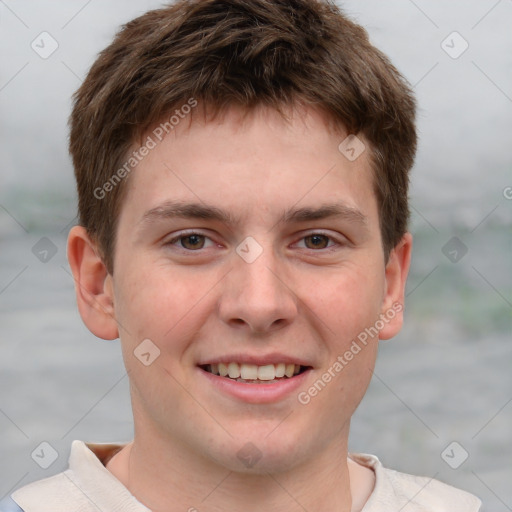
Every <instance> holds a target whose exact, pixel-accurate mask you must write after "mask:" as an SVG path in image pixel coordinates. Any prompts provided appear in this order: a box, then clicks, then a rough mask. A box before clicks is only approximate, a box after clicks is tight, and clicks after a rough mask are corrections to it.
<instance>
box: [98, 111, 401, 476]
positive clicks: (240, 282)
mask: <svg viewBox="0 0 512 512" xmlns="http://www.w3.org/2000/svg"><path fill="white" fill-rule="evenodd" d="M345 137H346V134H344V133H343V132H342V131H339V132H337V133H334V131H332V130H330V129H329V128H328V127H327V124H326V122H325V120H324V118H323V117H322V115H321V114H320V113H318V112H316V111H314V110H304V111H300V112H299V111H295V113H294V114H293V117H292V119H291V121H289V122H286V121H284V120H283V119H282V118H281V117H280V116H279V114H277V113H276V112H274V111H272V110H269V109H265V108H260V109H258V110H256V111H254V112H253V113H251V114H250V115H248V116H247V117H245V118H242V116H241V113H240V112H239V111H237V110H236V109H231V110H230V111H228V112H227V113H226V115H225V116H223V117H222V118H219V119H218V120H215V121H210V122H203V121H202V120H201V119H194V120H193V121H192V123H190V125H189V124H188V122H185V121H184V122H182V125H179V126H177V127H176V129H175V130H174V131H172V132H170V134H169V135H168V136H167V137H166V138H164V139H163V141H162V142H161V143H159V144H158V145H157V146H156V147H155V148H154V149H152V150H151V151H150V152H149V154H148V155H147V156H146V157H145V158H144V159H143V160H142V161H141V162H140V163H139V164H138V166H137V168H136V169H135V171H134V172H133V174H132V176H131V178H130V183H129V184H128V190H127V194H126V196H125V199H124V203H123V207H122V210H121V213H120V217H119V225H118V233H117V242H116V244H117V245H116V252H115V256H114V275H113V277H111V276H109V277H108V279H109V280H110V289H111V294H112V303H113V314H114V316H115V320H116V322H117V325H118V327H119V333H120V336H121V341H122V347H123V354H124V358H125V364H126V366H127V369H128V371H129V375H130V382H131V392H132V401H133V407H134V416H135V430H136V439H137V435H141V436H142V435H144V434H145V433H146V434H147V435H149V433H151V435H152V436H155V437H157V438H159V439H161V440H165V441H166V442H168V443H170V445H176V446H178V445H179V446H181V447H187V450H189V452H190V453H197V454H201V457H206V458H207V459H209V460H210V461H215V463H217V464H221V465H223V466H224V467H226V468H229V469H233V470H237V471H240V470H247V471H249V470H251V471H270V470H272V471H275V470H285V469H287V468H291V467H293V466H294V465H299V464H301V463H306V462H307V461H308V460H311V459H312V458H314V457H319V456H320V455H321V454H322V453H327V452H328V451H329V450H330V449H331V448H332V447H333V446H334V445H336V444H339V445H343V444H344V443H346V438H347V436H348V425H349V420H350V417H351V415H352V413H353V412H354V410H355V408H356V407H357V405H358V404H359V402H360V400H361V398H362V396H363V395H364V392H365V391H366V388H367V386H368V383H369V381H370V378H371V370H372V369H373V366H374V362H375V357H376V353H377V344H378V338H379V336H378V335H377V336H376V335H375V332H376V327H377V329H380V337H381V338H385V337H390V336H392V335H394V334H395V333H396V332H397V331H398V329H399V327H400V325H399V324H400V322H401V315H400V313H399V311H398V309H399V307H397V306H395V307H394V308H393V303H395V302H397V301H400V300H401V298H402V293H403V284H404V272H405V273H406V271H407V269H406V267H407V263H408V262H405V263H404V261H405V260H406V259H407V258H405V259H404V258H403V257H402V258H401V257H400V254H399V252H397V254H395V252H392V254H391V257H390V259H389V263H388V265H387V266H386V261H385V258H384V254H383V250H382V240H381V235H380V231H379V219H378V210H377V201H376V198H375V195H374V192H373V186H372V173H371V170H370V163H369V155H368V151H365V152H363V153H362V154H361V155H360V156H359V157H358V158H357V159H356V160H354V161H350V160H349V159H347V158H346V156H345V155H344V154H342V153H341V152H340V150H339V149H338V146H339V145H340V143H341V142H342V141H343V140H344V138H345ZM392 309H393V310H394V311H393V313H394V314H392V313H391V312H390V311H391V310H392ZM379 320H380V322H378V321H379ZM384 320H385V321H384ZM376 322H377V326H376ZM372 328H373V330H372ZM365 329H368V330H367V331H365ZM365 332H366V340H365V341H366V342H365V343H364V342H363V341H362V340H363V339H364V338H365V336H364V334H362V333H365ZM368 333H371V334H373V335H374V336H373V337H372V336H371V335H369V334H368ZM358 336H359V338H358ZM143 340H150V341H145V342H144V344H143V345H140V344H141V342H142V341H143ZM354 343H355V344H354ZM357 348H359V350H358V349H357ZM134 352H135V354H139V358H138V357H136V355H135V354H134ZM141 353H142V354H144V355H143V356H141ZM349 353H351V354H352V356H350V354H349ZM156 356H158V357H156ZM155 357H156V358H155ZM154 358H155V359H154ZM140 359H142V360H143V361H144V362H145V363H146V364H143V362H141V360H140ZM336 363H337V364H336ZM228 371H229V373H228V375H226V376H223V375H220V373H222V374H225V373H226V372H228ZM239 372H241V374H239ZM283 372H286V374H285V375H284V376H283ZM237 377H238V378H239V380H236V378H237ZM240 379H242V380H240ZM247 443H252V444H251V445H249V444H247ZM240 450H242V451H241V452H240ZM244 450H245V451H244ZM251 452H252V453H251ZM251 454H252V455H254V456H257V457H259V456H261V459H260V460H259V461H258V463H257V464H256V465H254V467H253V468H250V467H249V465H248V464H247V463H246V462H244V460H245V461H246V460H247V457H246V455H249V456H251ZM256 454H257V455H256ZM244 464H245V468H244Z"/></svg>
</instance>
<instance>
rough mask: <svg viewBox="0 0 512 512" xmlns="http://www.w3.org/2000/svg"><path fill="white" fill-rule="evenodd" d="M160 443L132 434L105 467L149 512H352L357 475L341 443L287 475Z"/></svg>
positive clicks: (296, 467) (286, 472)
mask: <svg viewBox="0 0 512 512" xmlns="http://www.w3.org/2000/svg"><path fill="white" fill-rule="evenodd" d="M149 439H150V441H149ZM160 441H161V440H160V439H158V440H156V441H155V437H153V436H151V437H150V438H148V439H146V438H144V437H143V436H139V437H137V435H136V436H135V439H134V441H133V442H132V443H130V444H128V445H127V446H126V447H125V448H124V449H123V450H122V451H121V452H119V454H118V455H116V457H114V458H113V459H112V460H111V461H110V463H109V465H108V466H107V467H108V469H109V470H110V471H111V472H112V473H113V474H114V475H115V476H116V477H117V478H118V479H119V480H120V481H121V482H122V483H123V484H124V485H125V486H126V487H127V488H128V490H129V491H130V492H131V493H132V494H133V495H134V496H135V497H136V498H137V499H138V500H139V501H140V502H141V503H143V504H144V505H145V506H147V507H148V508H150V509H151V510H152V511H153V512H160V511H162V512H163V511H166V512H169V504H171V503H172V505H173V509H174V510H187V511H190V512H196V511H197V512H221V511H222V512H226V511H232V510H244V511H246V512H256V511H260V510H262V509H263V510H266V511H268V512H274V511H275V512H277V511H282V510H287V511H290V512H292V511H293V512H295V511H297V512H303V511H304V510H308V511H309V512H321V511H322V512H323V511H325V510H336V511H339V512H350V511H351V510H353V509H352V494H353V491H354V490H352V492H351V480H355V479H356V478H359V476H360V475H359V472H358V470H357V469H356V468H354V467H353V466H354V464H353V463H351V464H350V465H348V463H347V448H346V442H343V443H339V444H338V445H337V446H332V445H330V446H327V447H325V450H323V452H322V453H319V454H318V455H317V456H316V457H315V458H314V459H310V460H307V461H305V462H304V463H302V464H299V465H296V466H294V467H292V468H290V469H288V470H287V471H280V472H275V473H273V472H270V471H268V472H267V471H265V472H264V473H263V474H252V473H239V472H234V471H230V470H229V469H227V468H226V467H223V466H221V465H219V464H216V463H214V462H213V461H211V460H209V459H206V458H205V457H202V456H200V455H198V454H192V453H190V451H189V450H187V449H186V448H184V447H183V446H169V444H168V443H167V442H166V443H162V442H160ZM355 466H357V465H355ZM352 475H354V478H351V476H352ZM354 483H355V482H352V487H354ZM355 501H356V502H357V501H360V500H359V499H356V500H355ZM354 510H357V509H354Z"/></svg>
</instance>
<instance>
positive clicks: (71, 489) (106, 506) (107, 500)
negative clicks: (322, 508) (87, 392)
mask: <svg viewBox="0 0 512 512" xmlns="http://www.w3.org/2000/svg"><path fill="white" fill-rule="evenodd" d="M122 447H123V445H121V444H105V445H101V444H86V443H84V442H83V441H73V444H72V446H71V454H70V457H69V469H67V470H66V471H64V472H62V473H59V474H57V475H55V476H51V477H49V478H45V479H44V480H39V481H37V482H33V483H31V484H28V485H26V486H25V487H22V488H21V489H18V490H17V491H15V492H14V493H13V494H12V498H13V499H14V501H15V502H16V503H17V504H18V505H19V506H20V507H21V509H22V510H23V511H24V512H71V511H73V512H98V510H101V511H102V512H151V511H150V509H148V508H147V507H145V506H144V505H142V503H140V502H139V501H138V500H137V499H136V498H135V497H134V496H133V495H132V494H130V491H128V489H127V488H126V487H125V486H124V485H123V484H122V483H121V482H120V481H119V480H117V478H116V477H115V476H114V475H113V474H112V473H111V472H110V471H108V469H107V468H106V467H105V465H104V464H106V461H107V460H108V459H110V458H111V457H112V456H113V454H114V453H116V452H117V451H119V450H120V449H121V448H122ZM349 457H350V458H351V459H352V460H354V461H356V462H357V463H359V464H361V465H363V466H365V467H368V468H370V469H372V470H373V471H374V472H375V487H374V489H373V492H372V494H371V495H370V497H369V499H368V501H367V502H366V504H365V506H364V507H363V509H362V511H361V512H399V511H400V512H477V511H478V510H480V505H481V501H480V500H479V499H478V498H477V497H475V496H473V495H472V494H470V493H468V492H465V491H461V490H459V489H456V488H454V487H451V486H449V485H446V484H443V483H442V482H439V481H438V480H434V479H431V478H426V477H419V476H412V475H407V474H405V473H399V472H398V471H393V470H391V469H386V468H384V467H383V466H382V464H381V462H380V461H379V459H378V458H377V457H375V456H374V455H367V454H349Z"/></svg>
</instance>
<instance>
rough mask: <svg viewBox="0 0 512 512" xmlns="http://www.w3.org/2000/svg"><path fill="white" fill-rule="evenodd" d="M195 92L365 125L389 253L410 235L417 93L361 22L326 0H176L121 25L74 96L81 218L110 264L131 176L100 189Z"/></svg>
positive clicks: (213, 102) (206, 100)
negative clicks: (300, 106)
mask: <svg viewBox="0 0 512 512" xmlns="http://www.w3.org/2000/svg"><path fill="white" fill-rule="evenodd" d="M191 98H193V99H194V101H199V102H202V103H203V104H204V105H207V106H209V107H211V108H213V109H214V110H215V111H221V110H225V109H226V108H228V107H229V106H232V105H238V106H242V107H244V108H245V109H248V110H250V109H252V108H254V107H256V106H261V105H265V106H270V107H272V108H275V109H276V110H278V111H280V112H281V108H282V107H283V106H293V105H295V104H297V103H304V104H307V105H311V106H313V107H315V108H318V109H321V110H322V111H324V112H326V113H327V115H328V116H330V118H331V119H332V120H333V121H334V122H335V123H338V124H341V125H342V126H344V127H345V128H346V129H347V130H348V132H349V133H350V134H362V135H363V136H364V138H365V139H366V141H368V142H369V143H370V155H371V157H372V163H373V168H374V169H373V170H374V186H375V193H376V196H377V201H378V205H379V215H380V228H381V235H382V243H383V248H384V253H385V255H386V257H387V255H388V254H389V251H390V250H391V249H392V248H393V247H394V246H395V245H396V244H397V243H398V242H399V241H400V239H401V238H402V236H403V234H404V233H405V232H406V230H407V223H408V218H409V208H408V198H407V194H408V192H407V191H408V184H409V170H410V168H411V167H412V165H413V161H414V155H415V151H416V130H415V123H414V118H415V101H414V98H413V95H412V93H411V90H410V88H409V86H408V85H407V83H406V82H405V80H404V79H403V78H402V76H401V75H400V73H399V72H398V71H397V70H396V69H395V68H394V67H393V65H392V64H391V63H390V62H389V60H388V59H387V57H386V56H385V55H384V54H383V53H381V52H380V51H379V50H377V49H376V48H375V47H374V46H372V45H371V44H370V42H369V39H368V35H367V33H366V31H365V30H364V29H363V28H362V27H360V26H359V25H356V24H355V23H353V22H352V21H350V20H349V19H347V18H346V17H345V16H344V15H343V14H342V12H341V11H340V9H339V8H338V7H337V6H336V5H335V4H334V3H332V2H330V1H323V0H180V1H178V2H177V3H175V4H173V5H170V6H168V7H165V8H162V9H158V10H154V11H149V12H147V13H146V14H144V15H142V16H140V17H139V18H136V19H134V20H132V21H130V22H129V23H127V24H126V25H124V26H123V27H122V29H121V30H120V32H119V33H118V34H117V35H116V37H115V38H114V40H113V42H112V43H111V44H110V45H109V46H108V47H107V48H106V49H105V50H104V51H103V52H101V54H100V55H99V57H98V59H97V60H96V62H95V63H94V64H93V66H92V68H91V70H90V71H89V73H88V75H87V78H86V79H85V81H84V82H83V84H82V85H81V87H80V88H79V89H78V91H77V92H76V93H75V96H74V106H73V111H72V114H71V117H70V127H71V133H70V152H71V155H72V157H73V164H74V168H75V176H76V181H77V188H78V198H79V205H78V206H79V219H80V224H81V225H83V226H84V227H85V228H86V229H87V231H88V233H89V235H90V236H91V237H92V238H93V239H94V240H95V241H96V242H97V243H98V246H99V249H100V251H101V254H102V257H103V259H104V262H105V264H106V266H107V269H108V270H109V272H111V273H112V272H113V253H114V249H115V235H116V226H117V219H118V216H119V212H120V207H121V204H122V200H123V191H124V190H126V182H127V179H122V180H119V183H117V182H116V183H113V184H112V183H111V185H112V186H109V187H108V190H109V193H108V195H105V197H98V195H99V194H98V193H97V191H98V190H100V189H101V190H103V191H104V189H103V188H102V187H103V186H104V184H105V183H108V182H109V180H112V177H113V175H114V173H115V172H116V170H117V169H120V166H121V165H122V164H123V162H125V161H126V159H127V155H129V151H130V148H132V147H133V145H134V144H135V143H136V142H137V141H140V140H141V139H142V136H143V135H144V134H145V133H146V132H147V130H148V129H149V128H150V127H151V126H153V125H154V124H155V123H158V122H160V121H161V120H162V119H164V118H165V116H169V115H170V114H171V113H172V111H173V109H175V108H176V107H179V106H180V105H184V104H186V103H187V102H190V99H191ZM125 170H126V167H125ZM126 174H127V173H126V172H124V173H122V175H123V176H122V177H123V178H124V176H125V175H126ZM118 177H119V176H118ZM95 191H96V192H95Z"/></svg>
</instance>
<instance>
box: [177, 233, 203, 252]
mask: <svg viewBox="0 0 512 512" xmlns="http://www.w3.org/2000/svg"><path fill="white" fill-rule="evenodd" d="M201 242H202V243H201ZM181 245H182V246H183V247H184V248H185V249H201V247H202V246H203V245H204V240H203V236H202V235H188V236H186V237H184V238H183V239H182V241H181Z"/></svg>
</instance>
